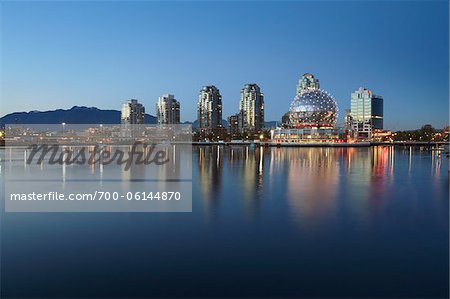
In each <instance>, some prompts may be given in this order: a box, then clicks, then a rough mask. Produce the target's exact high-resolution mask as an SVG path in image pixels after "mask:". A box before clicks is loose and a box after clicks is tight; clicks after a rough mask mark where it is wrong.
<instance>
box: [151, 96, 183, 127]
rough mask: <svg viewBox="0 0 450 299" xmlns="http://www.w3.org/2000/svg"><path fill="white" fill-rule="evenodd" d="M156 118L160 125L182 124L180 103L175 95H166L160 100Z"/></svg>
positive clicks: (157, 104) (157, 105)
mask: <svg viewBox="0 0 450 299" xmlns="http://www.w3.org/2000/svg"><path fill="white" fill-rule="evenodd" d="M156 117H157V118H158V124H160V125H171V124H179V123H180V102H178V101H177V100H176V99H175V96H174V95H173V94H165V95H162V96H160V97H159V98H158V102H157V103H156Z"/></svg>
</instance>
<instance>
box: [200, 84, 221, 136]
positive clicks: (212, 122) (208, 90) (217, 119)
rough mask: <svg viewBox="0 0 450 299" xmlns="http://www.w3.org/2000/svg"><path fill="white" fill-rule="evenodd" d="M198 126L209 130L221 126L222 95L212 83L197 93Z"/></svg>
mask: <svg viewBox="0 0 450 299" xmlns="http://www.w3.org/2000/svg"><path fill="white" fill-rule="evenodd" d="M197 119H198V128H199V129H200V130H201V131H209V130H214V129H220V128H222V96H221V95H220V92H219V89H217V87H215V86H214V85H210V86H204V87H203V88H202V89H201V90H200V92H199V95H198V104H197Z"/></svg>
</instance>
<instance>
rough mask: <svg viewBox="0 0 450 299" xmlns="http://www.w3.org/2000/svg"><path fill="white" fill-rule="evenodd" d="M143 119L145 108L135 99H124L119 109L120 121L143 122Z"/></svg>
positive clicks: (125, 122) (129, 122)
mask: <svg viewBox="0 0 450 299" xmlns="http://www.w3.org/2000/svg"><path fill="white" fill-rule="evenodd" d="M144 119H145V108H144V106H143V105H142V104H140V103H139V102H138V100H136V99H131V100H128V101H126V102H125V103H124V104H123V105H122V110H121V117H120V120H121V123H122V124H126V125H130V124H143V123H144Z"/></svg>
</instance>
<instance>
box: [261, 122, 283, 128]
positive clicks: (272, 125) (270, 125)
mask: <svg viewBox="0 0 450 299" xmlns="http://www.w3.org/2000/svg"><path fill="white" fill-rule="evenodd" d="M277 125H280V122H279V121H276V120H271V121H265V122H264V128H266V129H274V128H276V127H277Z"/></svg>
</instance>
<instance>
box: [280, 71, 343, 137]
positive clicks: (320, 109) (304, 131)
mask: <svg viewBox="0 0 450 299" xmlns="http://www.w3.org/2000/svg"><path fill="white" fill-rule="evenodd" d="M337 115H338V106H337V102H336V100H335V99H334V97H333V96H332V95H331V94H329V93H327V92H326V91H324V90H322V89H320V84H319V80H318V79H316V78H315V77H314V75H312V74H309V73H306V74H304V75H303V76H302V77H301V78H300V80H299V83H298V85H297V94H296V96H295V97H294V100H293V101H292V103H291V106H290V109H289V112H288V113H286V114H285V115H284V116H283V121H282V123H283V126H284V128H278V129H275V130H273V131H272V140H274V141H276V142H289V143H303V142H333V141H334V140H336V139H337V138H338V131H337V129H335V126H336V119H337Z"/></svg>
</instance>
